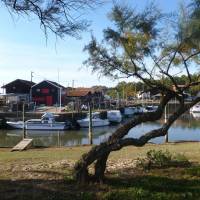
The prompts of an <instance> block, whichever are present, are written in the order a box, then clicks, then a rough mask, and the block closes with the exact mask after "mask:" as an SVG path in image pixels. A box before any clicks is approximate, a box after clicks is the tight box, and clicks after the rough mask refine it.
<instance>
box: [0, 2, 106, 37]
mask: <svg viewBox="0 0 200 200" xmlns="http://www.w3.org/2000/svg"><path fill="white" fill-rule="evenodd" d="M1 2H2V3H3V4H4V5H5V6H6V7H7V9H8V10H9V12H10V13H11V14H13V13H16V14H19V15H26V16H34V17H36V18H38V19H39V21H40V26H41V28H42V29H43V30H44V33H45V35H46V36H47V33H48V31H51V32H53V33H55V35H56V36H59V37H61V38H63V37H64V36H65V35H70V36H73V37H79V33H80V31H83V30H85V29H86V28H87V27H88V26H89V21H88V20H86V19H83V17H82V14H83V11H84V10H86V9H91V8H94V7H96V6H97V5H100V4H101V3H102V2H103V1H100V0H1Z"/></svg>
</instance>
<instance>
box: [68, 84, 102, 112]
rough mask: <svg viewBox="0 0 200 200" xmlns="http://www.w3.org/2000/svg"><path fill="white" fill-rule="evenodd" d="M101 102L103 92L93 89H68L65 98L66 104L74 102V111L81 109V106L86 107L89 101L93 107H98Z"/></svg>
mask: <svg viewBox="0 0 200 200" xmlns="http://www.w3.org/2000/svg"><path fill="white" fill-rule="evenodd" d="M103 100H104V94H103V92H102V91H101V90H96V89H95V88H68V90H67V91H66V96H65V102H66V104H68V103H70V102H74V105H75V108H76V109H79V108H81V107H82V106H83V105H86V106H87V105H88V102H89V101H91V103H92V105H93V106H94V107H98V106H99V105H100V104H101V102H102V101H103Z"/></svg>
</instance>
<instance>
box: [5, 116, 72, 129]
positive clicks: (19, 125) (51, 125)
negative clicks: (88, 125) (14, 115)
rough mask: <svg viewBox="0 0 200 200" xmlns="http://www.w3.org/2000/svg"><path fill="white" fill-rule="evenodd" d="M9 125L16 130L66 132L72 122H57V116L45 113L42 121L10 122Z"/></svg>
mask: <svg viewBox="0 0 200 200" xmlns="http://www.w3.org/2000/svg"><path fill="white" fill-rule="evenodd" d="M7 124H8V125H9V126H11V127H12V128H15V129H23V128H25V129H26V130H66V129H70V127H71V123H70V122H57V121H55V116H54V115H53V114H52V113H45V114H44V115H42V117H41V119H30V120H27V121H25V122H23V121H18V122H11V121H8V122H7Z"/></svg>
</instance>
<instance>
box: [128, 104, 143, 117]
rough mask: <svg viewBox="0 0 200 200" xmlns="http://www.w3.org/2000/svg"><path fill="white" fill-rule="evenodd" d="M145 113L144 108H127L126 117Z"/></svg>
mask: <svg viewBox="0 0 200 200" xmlns="http://www.w3.org/2000/svg"><path fill="white" fill-rule="evenodd" d="M140 113H143V108H142V107H139V106H137V107H125V108H124V115H125V116H127V117H131V116H133V115H134V114H140Z"/></svg>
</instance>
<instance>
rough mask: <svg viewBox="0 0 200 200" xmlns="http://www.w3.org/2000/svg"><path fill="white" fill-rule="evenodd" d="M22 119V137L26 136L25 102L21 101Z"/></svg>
mask: <svg viewBox="0 0 200 200" xmlns="http://www.w3.org/2000/svg"><path fill="white" fill-rule="evenodd" d="M22 121H23V139H24V138H26V129H25V103H24V102H23V106H22Z"/></svg>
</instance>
